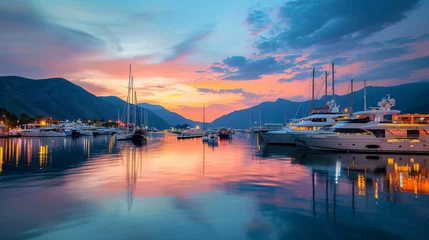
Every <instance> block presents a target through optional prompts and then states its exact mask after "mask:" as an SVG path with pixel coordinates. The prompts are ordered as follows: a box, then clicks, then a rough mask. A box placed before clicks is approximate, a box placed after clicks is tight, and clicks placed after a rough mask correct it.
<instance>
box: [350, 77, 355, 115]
mask: <svg viewBox="0 0 429 240" xmlns="http://www.w3.org/2000/svg"><path fill="white" fill-rule="evenodd" d="M350 93H351V94H352V104H351V108H350V113H353V112H354V110H355V108H354V105H355V98H354V91H353V79H352V80H351V82H350Z"/></svg>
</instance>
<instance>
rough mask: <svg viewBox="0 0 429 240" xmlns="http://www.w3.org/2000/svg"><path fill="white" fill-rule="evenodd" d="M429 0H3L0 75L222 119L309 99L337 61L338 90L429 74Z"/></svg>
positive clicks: (0, 6)
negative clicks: (61, 83) (67, 84)
mask: <svg viewBox="0 0 429 240" xmlns="http://www.w3.org/2000/svg"><path fill="white" fill-rule="evenodd" d="M428 16H429V0H420V1H419V0H379V1H374V0H356V1H352V0H350V1H345V0H325V1H321V0H302V1H284V0H270V1H256V0H255V1H253V0H234V1H231V0H217V1H197V0H195V1H191V0H183V1H171V0H142V1H131V0H122V1H105V0H92V1H85V0H73V1H61V0H43V1H40V0H37V1H36V0H35V1H31V0H2V1H1V2H0V31H1V37H0V75H2V76H4V75H17V76H23V77H28V78H35V79H39V78H51V77H63V78H66V79H68V80H70V81H72V82H74V83H76V84H78V85H80V86H82V87H83V88H85V89H86V90H88V91H89V92H91V93H93V94H95V95H98V96H108V95H116V96H119V97H121V98H125V97H126V93H127V90H126V87H127V83H128V68H129V64H132V67H133V70H132V72H133V76H134V78H135V81H136V85H137V93H138V100H139V102H148V103H152V104H160V105H162V106H164V107H166V108H167V109H169V110H172V111H176V112H178V113H180V114H182V115H183V116H185V117H187V118H190V119H193V120H201V112H202V110H201V109H202V106H203V105H206V115H207V116H206V119H207V120H209V121H211V120H213V119H215V118H217V117H219V116H221V115H223V114H226V113H229V112H231V111H234V110H238V109H243V108H247V107H250V106H253V105H256V104H258V103H260V102H263V101H274V100H276V99H277V98H286V99H291V100H297V101H298V100H303V99H308V98H309V97H310V96H311V69H312V68H313V67H315V68H316V91H317V89H318V87H319V88H320V86H321V82H322V74H323V73H324V71H330V63H331V62H332V61H333V62H335V65H336V72H335V76H336V80H337V86H338V89H337V90H336V92H337V93H339V94H342V93H345V92H346V91H348V86H349V85H348V84H349V83H348V81H349V80H350V79H351V78H353V79H355V81H357V84H356V85H357V86H355V89H359V88H360V87H361V86H362V80H363V79H367V80H368V85H397V84H401V83H406V82H412V81H424V80H428V79H429V78H428V76H429V19H428Z"/></svg>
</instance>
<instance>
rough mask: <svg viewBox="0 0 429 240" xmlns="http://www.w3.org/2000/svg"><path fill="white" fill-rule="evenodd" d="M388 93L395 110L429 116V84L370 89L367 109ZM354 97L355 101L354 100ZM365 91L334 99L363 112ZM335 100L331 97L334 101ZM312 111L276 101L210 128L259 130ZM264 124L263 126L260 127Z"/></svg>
mask: <svg viewBox="0 0 429 240" xmlns="http://www.w3.org/2000/svg"><path fill="white" fill-rule="evenodd" d="M388 93H391V96H392V97H393V98H395V100H396V106H395V107H394V109H398V110H401V112H402V113H429V94H428V93H429V82H415V83H408V84H403V85H398V86H390V87H372V86H371V87H367V108H370V107H376V106H377V104H378V102H379V101H380V100H381V99H382V98H383V97H386V96H387V94H388ZM352 96H353V97H352ZM363 96H364V91H363V89H360V90H359V91H355V92H354V93H353V94H352V93H348V94H346V95H342V96H338V95H335V101H336V102H337V104H339V105H340V109H341V110H344V109H345V108H349V109H350V106H352V100H353V103H354V105H353V106H354V110H355V111H361V110H363V108H364V97H363ZM331 99H332V96H328V100H331ZM324 106H326V101H325V100H324V98H323V97H322V98H320V99H317V100H315V107H324ZM310 110H311V100H308V101H304V102H293V101H289V100H285V99H281V98H279V99H277V100H276V101H275V102H263V103H261V104H259V105H257V106H254V107H252V108H247V109H243V110H239V111H234V112H232V113H229V114H226V115H224V116H222V117H220V118H218V119H216V120H214V121H213V122H212V123H210V125H209V126H211V127H219V126H228V127H232V128H248V127H250V126H251V122H252V125H257V126H259V125H260V124H262V125H263V124H264V123H283V122H285V121H287V120H289V119H293V118H301V117H304V116H307V115H308V114H309V113H310ZM351 111H353V110H351ZM261 122H262V123H261Z"/></svg>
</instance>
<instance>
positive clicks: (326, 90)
mask: <svg viewBox="0 0 429 240" xmlns="http://www.w3.org/2000/svg"><path fill="white" fill-rule="evenodd" d="M326 102H328V71H325V103H326Z"/></svg>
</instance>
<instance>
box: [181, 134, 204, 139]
mask: <svg viewBox="0 0 429 240" xmlns="http://www.w3.org/2000/svg"><path fill="white" fill-rule="evenodd" d="M202 137H203V136H202V135H189V136H177V139H190V138H202Z"/></svg>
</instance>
